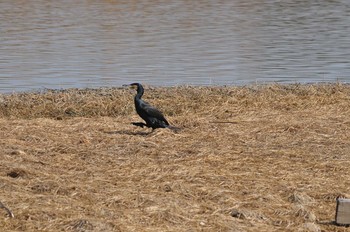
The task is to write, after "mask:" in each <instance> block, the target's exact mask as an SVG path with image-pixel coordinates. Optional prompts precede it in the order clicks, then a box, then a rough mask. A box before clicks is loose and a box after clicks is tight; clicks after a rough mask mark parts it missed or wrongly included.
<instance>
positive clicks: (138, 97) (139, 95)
mask: <svg viewBox="0 0 350 232" xmlns="http://www.w3.org/2000/svg"><path fill="white" fill-rule="evenodd" d="M143 92H144V91H143V88H142V87H140V86H139V87H138V88H137V94H136V95H135V99H141V97H142V95H143Z"/></svg>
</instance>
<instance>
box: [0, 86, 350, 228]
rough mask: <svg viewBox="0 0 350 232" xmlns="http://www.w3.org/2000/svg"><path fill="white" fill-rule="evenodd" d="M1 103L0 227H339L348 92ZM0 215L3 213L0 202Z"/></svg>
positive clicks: (348, 175) (55, 94) (265, 91)
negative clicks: (156, 118)
mask: <svg viewBox="0 0 350 232" xmlns="http://www.w3.org/2000/svg"><path fill="white" fill-rule="evenodd" d="M133 95H134V92H133V91H130V90H124V89H116V88H113V89H99V90H67V91H48V92H45V93H23V94H11V95H0V128H1V131H0V146H1V150H0V159H1V162H0V201H1V202H2V203H3V204H4V206H6V207H8V209H9V210H11V211H12V213H13V214H14V217H13V218H11V217H9V216H8V213H7V212H6V210H5V209H4V208H2V209H1V208H0V230H1V231H350V228H346V227H340V226H336V225H334V223H333V221H334V217H335V206H336V198H337V197H338V196H340V197H349V194H350V172H349V167H350V165H349V164H350V130H349V127H350V86H348V85H342V84H332V85H298V84H295V85H286V86H281V85H268V86H247V87H196V88H193V87H177V88H155V89H152V88H150V87H147V88H146V92H145V96H144V98H145V99H146V100H148V101H149V102H151V103H152V104H153V105H155V106H158V107H159V108H160V109H161V110H162V111H163V112H164V114H165V115H166V116H167V118H168V119H169V121H170V122H171V123H172V124H174V125H176V126H179V127H182V128H183V129H182V131H180V132H178V133H175V132H173V131H171V130H169V129H159V130H156V131H155V132H153V133H150V131H151V130H150V129H142V128H136V127H134V126H132V125H130V124H129V123H130V122H132V121H141V120H139V118H138V116H137V115H136V113H135V112H134V108H133V99H132V97H133ZM0 206H1V205H0Z"/></svg>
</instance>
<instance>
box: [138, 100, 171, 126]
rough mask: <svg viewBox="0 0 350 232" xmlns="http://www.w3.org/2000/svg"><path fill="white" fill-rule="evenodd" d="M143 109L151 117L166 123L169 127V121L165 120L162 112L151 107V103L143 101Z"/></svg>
mask: <svg viewBox="0 0 350 232" xmlns="http://www.w3.org/2000/svg"><path fill="white" fill-rule="evenodd" d="M142 109H143V110H144V111H145V112H146V113H147V114H148V115H149V116H151V117H154V118H156V119H158V120H161V121H164V122H165V123H166V124H167V125H169V123H168V121H167V120H166V119H165V117H164V115H163V113H162V112H160V111H159V110H158V109H157V108H155V107H153V106H151V105H150V104H149V103H147V102H145V101H142Z"/></svg>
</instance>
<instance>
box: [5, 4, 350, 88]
mask: <svg viewBox="0 0 350 232" xmlns="http://www.w3.org/2000/svg"><path fill="white" fill-rule="evenodd" d="M349 35H350V1H348V0H319V1H304V0H294V1H293V0H290V1H287V0H256V1H253V0H251V1H246V0H206V1H205V0H202V1H194V0H193V1H189V0H179V1H165V0H158V1H152V0H148V1H146V0H139V1H133V0H132V1H126V0H125V1H122V0H114V1H113V0H109V1H107V0H106V1H102V0H101V1H88V0H85V1H84V0H76V1H68V0H58V1H53V0H52V1H50V0H49V1H48V0H4V1H0V92H13V91H29V90H38V89H42V88H54V89H61V88H72V87H79V88H87V87H88V88H96V87H104V86H120V85H122V84H127V83H130V82H136V81H137V82H142V83H146V84H150V85H158V86H174V85H183V84H190V85H242V84H251V83H270V82H279V83H280V82H282V83H295V82H298V83H305V82H307V83H309V82H337V81H339V82H350V63H349V62H350V38H349Z"/></svg>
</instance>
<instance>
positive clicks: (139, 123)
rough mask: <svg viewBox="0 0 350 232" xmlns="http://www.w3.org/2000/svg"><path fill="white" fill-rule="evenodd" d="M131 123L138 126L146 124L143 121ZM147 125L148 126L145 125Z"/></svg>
mask: <svg viewBox="0 0 350 232" xmlns="http://www.w3.org/2000/svg"><path fill="white" fill-rule="evenodd" d="M132 125H134V126H139V127H142V128H143V127H144V126H147V124H145V123H143V122H133V123H132ZM147 127H148V126H147Z"/></svg>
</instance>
